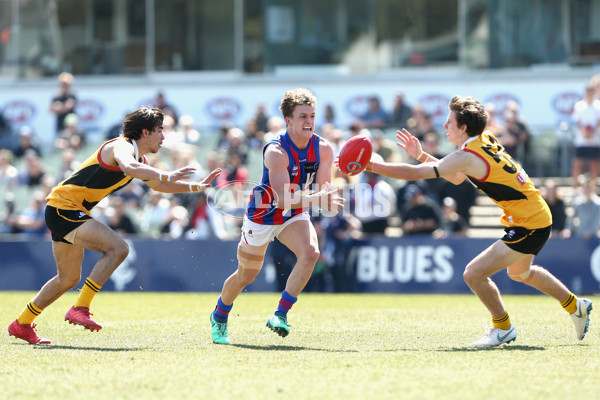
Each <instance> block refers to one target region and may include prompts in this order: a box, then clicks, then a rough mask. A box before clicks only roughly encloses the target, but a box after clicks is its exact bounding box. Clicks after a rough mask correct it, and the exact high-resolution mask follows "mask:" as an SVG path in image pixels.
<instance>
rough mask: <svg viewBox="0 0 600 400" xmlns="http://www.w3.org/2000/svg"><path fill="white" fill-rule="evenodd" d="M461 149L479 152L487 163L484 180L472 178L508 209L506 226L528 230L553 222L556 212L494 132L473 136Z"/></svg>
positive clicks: (481, 188) (505, 220)
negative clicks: (499, 141) (552, 210)
mask: <svg viewBox="0 0 600 400" xmlns="http://www.w3.org/2000/svg"><path fill="white" fill-rule="evenodd" d="M461 150H462V151H467V152H469V153H472V154H475V155H476V156H478V157H479V158H481V159H482V160H483V161H484V162H485V163H486V164H487V166H488V173H487V175H486V176H485V177H484V178H483V179H481V180H479V179H475V178H473V177H471V176H469V177H468V178H469V180H470V181H471V182H473V184H474V185H475V186H477V187H478V188H479V189H480V190H482V191H483V192H484V193H485V194H487V195H488V196H489V198H490V199H491V200H492V201H493V202H494V203H496V204H497V205H498V206H499V207H500V208H501V209H502V210H503V211H504V214H503V215H502V218H501V220H500V222H501V223H502V225H504V226H507V227H513V226H514V227H523V228H526V229H541V228H546V227H548V226H550V225H552V214H550V209H549V208H548V204H546V201H545V200H544V199H543V198H542V196H541V194H540V191H539V190H538V189H536V188H535V186H534V184H533V182H531V179H529V176H528V175H527V173H526V172H525V170H524V169H523V167H522V166H521V165H520V164H519V163H517V162H516V161H515V160H514V159H513V158H512V157H511V156H510V155H509V154H508V153H506V151H505V150H504V147H503V146H502V145H500V143H498V140H497V139H496V138H495V137H494V135H493V134H492V133H491V132H490V131H485V132H483V133H482V134H481V135H478V136H475V137H471V138H469V139H468V140H467V141H466V142H465V143H464V144H463V146H462V148H461Z"/></svg>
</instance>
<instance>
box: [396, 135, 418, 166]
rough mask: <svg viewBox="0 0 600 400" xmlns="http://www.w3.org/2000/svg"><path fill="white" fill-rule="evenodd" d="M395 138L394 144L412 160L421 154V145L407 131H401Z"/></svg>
mask: <svg viewBox="0 0 600 400" xmlns="http://www.w3.org/2000/svg"><path fill="white" fill-rule="evenodd" d="M396 137H397V138H398V141H397V142H396V144H397V145H398V146H399V147H402V148H403V149H404V151H406V154H408V155H409V156H411V157H412V158H415V159H418V158H419V157H421V155H422V154H423V149H422V148H421V143H420V142H419V139H417V138H416V137H414V136H413V135H412V134H411V133H410V132H409V131H407V130H406V129H402V130H401V131H398V132H397V133H396Z"/></svg>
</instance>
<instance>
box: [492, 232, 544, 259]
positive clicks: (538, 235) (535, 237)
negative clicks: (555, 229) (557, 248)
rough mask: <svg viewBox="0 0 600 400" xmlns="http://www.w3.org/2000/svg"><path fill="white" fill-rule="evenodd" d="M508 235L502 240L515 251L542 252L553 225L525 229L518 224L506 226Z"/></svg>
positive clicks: (525, 252)
mask: <svg viewBox="0 0 600 400" xmlns="http://www.w3.org/2000/svg"><path fill="white" fill-rule="evenodd" d="M504 231H505V232H506V235H504V236H503V237H502V239H501V240H502V241H503V242H504V243H506V245H507V246H508V247H510V248H511V249H513V250H514V251H518V252H519V253H524V254H534V255H537V253H539V252H540V250H541V249H542V247H544V245H545V244H546V242H547V241H548V238H549V237H550V232H552V227H551V226H548V227H546V228H540V229H525V228H520V227H518V226H512V227H510V228H505V229H504Z"/></svg>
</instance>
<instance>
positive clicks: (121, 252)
mask: <svg viewBox="0 0 600 400" xmlns="http://www.w3.org/2000/svg"><path fill="white" fill-rule="evenodd" d="M112 253H113V255H114V257H115V258H116V259H117V260H118V261H119V264H120V263H122V262H123V261H125V259H126V258H127V256H128V255H129V245H128V244H127V242H126V241H124V240H121V241H119V243H118V244H117V245H116V246H115V247H114V249H113V251H112Z"/></svg>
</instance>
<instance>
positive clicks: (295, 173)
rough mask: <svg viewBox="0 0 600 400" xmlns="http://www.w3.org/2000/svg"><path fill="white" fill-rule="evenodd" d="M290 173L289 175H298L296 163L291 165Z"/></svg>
mask: <svg viewBox="0 0 600 400" xmlns="http://www.w3.org/2000/svg"><path fill="white" fill-rule="evenodd" d="M290 175H291V176H296V175H298V166H297V165H294V166H293V167H292V172H291V174H290Z"/></svg>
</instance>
